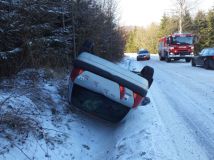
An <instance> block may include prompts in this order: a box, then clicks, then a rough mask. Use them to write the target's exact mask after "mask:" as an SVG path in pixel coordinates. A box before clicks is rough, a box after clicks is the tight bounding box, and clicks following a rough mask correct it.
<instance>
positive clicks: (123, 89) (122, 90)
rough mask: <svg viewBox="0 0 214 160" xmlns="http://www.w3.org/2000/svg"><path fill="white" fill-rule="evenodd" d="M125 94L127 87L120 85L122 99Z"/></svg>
mask: <svg viewBox="0 0 214 160" xmlns="http://www.w3.org/2000/svg"><path fill="white" fill-rule="evenodd" d="M124 96H125V87H123V86H120V99H123V98H124Z"/></svg>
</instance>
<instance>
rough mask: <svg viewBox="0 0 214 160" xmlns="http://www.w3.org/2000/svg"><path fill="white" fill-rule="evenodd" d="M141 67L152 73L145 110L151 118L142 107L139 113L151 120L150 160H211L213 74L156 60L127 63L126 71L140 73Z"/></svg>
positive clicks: (213, 143)
mask: <svg viewBox="0 0 214 160" xmlns="http://www.w3.org/2000/svg"><path fill="white" fill-rule="evenodd" d="M144 65H151V66H152V67H154V69H155V76H154V83H153V85H152V87H151V89H150V91H149V96H150V98H151V104H150V105H149V106H146V107H151V108H152V110H153V111H152V112H153V117H151V116H149V115H148V114H149V112H146V111H144V110H145V108H144V107H141V108H140V109H139V110H141V111H143V112H144V115H143V116H149V117H150V118H152V123H150V125H149V130H150V132H151V135H150V136H151V137H150V139H151V140H152V141H151V144H152V145H151V146H150V147H151V150H153V152H152V153H153V155H152V154H151V157H152V159H157V160H159V159H172V160H186V159H188V160H207V159H209V160H213V159H214V86H213V82H214V72H213V71H210V70H205V69H203V68H195V67H191V65H190V63H185V62H184V61H176V62H172V63H166V62H160V61H159V60H158V57H157V56H153V57H152V60H150V61H143V62H137V61H135V60H131V63H130V66H131V67H130V69H135V70H140V68H142V67H143V66H144ZM133 114H136V116H137V114H138V113H133ZM139 116H140V115H139ZM135 121H136V122H137V123H139V121H138V120H137V118H136V120H135ZM140 123H141V124H142V125H145V124H146V125H148V124H147V122H146V121H144V122H143V121H142V122H140ZM136 159H138V158H136ZM139 159H140V158H139Z"/></svg>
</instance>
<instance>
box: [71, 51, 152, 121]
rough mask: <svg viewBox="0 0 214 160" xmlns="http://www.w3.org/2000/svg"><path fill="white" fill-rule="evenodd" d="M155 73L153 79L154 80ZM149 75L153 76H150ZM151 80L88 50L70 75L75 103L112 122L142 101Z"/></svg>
mask: <svg viewBox="0 0 214 160" xmlns="http://www.w3.org/2000/svg"><path fill="white" fill-rule="evenodd" d="M152 76H153V73H152V75H151V76H150V79H151V81H152ZM147 77H149V76H147ZM151 81H149V80H147V79H145V78H143V77H141V76H139V75H137V74H135V73H132V72H130V71H128V70H125V69H123V68H121V67H120V66H118V65H116V64H114V63H111V62H109V61H107V60H105V59H102V58H100V57H98V56H95V55H92V54H90V53H87V52H83V53H81V54H80V55H79V56H78V58H77V59H76V60H75V61H74V66H73V69H72V71H71V74H70V78H69V92H68V94H69V95H68V97H69V102H70V104H71V105H72V107H77V108H79V109H80V110H82V111H85V112H87V113H90V114H92V115H95V116H97V117H99V118H102V119H105V120H107V121H111V122H118V121H120V120H122V119H123V118H124V117H125V116H126V114H127V113H128V112H129V110H130V109H131V108H135V107H137V106H138V105H140V104H141V102H142V101H143V99H144V98H145V96H146V94H147V90H148V88H149V86H150V85H151Z"/></svg>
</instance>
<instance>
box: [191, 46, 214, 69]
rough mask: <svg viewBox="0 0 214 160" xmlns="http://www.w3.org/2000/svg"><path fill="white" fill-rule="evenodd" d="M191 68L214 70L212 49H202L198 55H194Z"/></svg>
mask: <svg viewBox="0 0 214 160" xmlns="http://www.w3.org/2000/svg"><path fill="white" fill-rule="evenodd" d="M192 66H193V67H195V66H202V67H204V68H206V69H214V48H204V49H203V50H202V51H201V52H200V53H199V54H198V55H195V56H194V57H193V58H192Z"/></svg>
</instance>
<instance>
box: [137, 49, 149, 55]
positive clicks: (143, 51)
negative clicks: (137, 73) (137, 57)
mask: <svg viewBox="0 0 214 160" xmlns="http://www.w3.org/2000/svg"><path fill="white" fill-rule="evenodd" d="M144 53H149V51H147V50H142V51H139V52H138V54H144Z"/></svg>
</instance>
